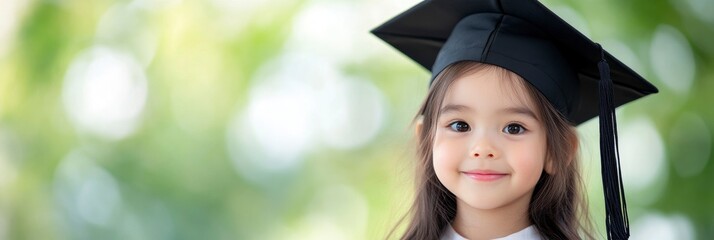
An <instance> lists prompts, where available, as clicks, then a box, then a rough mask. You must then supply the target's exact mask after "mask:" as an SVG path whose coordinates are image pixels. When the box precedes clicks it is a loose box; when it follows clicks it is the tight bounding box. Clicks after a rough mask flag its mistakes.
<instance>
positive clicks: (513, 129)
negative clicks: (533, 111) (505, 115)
mask: <svg viewBox="0 0 714 240" xmlns="http://www.w3.org/2000/svg"><path fill="white" fill-rule="evenodd" d="M525 131H526V128H524V127H523V126H521V125H520V124H516V123H511V124H508V126H506V127H505V128H503V132H505V133H508V134H521V133H523V132H525Z"/></svg>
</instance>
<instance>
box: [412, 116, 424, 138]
mask: <svg viewBox="0 0 714 240" xmlns="http://www.w3.org/2000/svg"><path fill="white" fill-rule="evenodd" d="M423 128H424V116H419V118H417V120H416V121H415V122H414V134H415V136H417V137H419V136H420V134H421V130H422V129H423Z"/></svg>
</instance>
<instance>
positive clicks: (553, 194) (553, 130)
mask: <svg viewBox="0 0 714 240" xmlns="http://www.w3.org/2000/svg"><path fill="white" fill-rule="evenodd" d="M484 70H486V71H496V73H497V74H498V75H499V76H501V79H504V80H510V81H509V83H510V85H511V86H512V88H513V90H514V91H516V93H517V94H515V95H516V96H523V97H528V98H529V99H530V100H531V101H529V102H531V103H533V104H531V105H534V108H536V109H535V111H537V113H536V115H537V117H538V119H539V120H540V121H541V122H542V123H543V124H544V126H545V130H546V136H547V137H546V139H547V140H546V141H547V143H546V156H545V158H546V160H545V161H546V163H545V164H546V166H547V165H548V164H550V165H551V167H552V169H553V171H552V172H553V174H548V173H547V172H545V171H543V174H541V178H540V179H539V180H538V183H537V184H536V186H535V190H534V192H533V196H532V197H531V201H530V204H529V207H528V215H529V216H528V217H529V220H530V221H531V223H532V224H533V225H535V227H536V228H537V229H538V232H539V233H540V234H541V235H542V236H543V237H544V238H546V239H581V238H590V239H592V238H593V237H592V235H591V233H590V232H591V231H592V227H591V222H590V219H589V216H588V214H587V203H586V198H585V196H584V194H583V192H582V189H583V187H582V186H583V184H582V179H581V176H580V164H579V161H578V159H577V158H578V152H577V150H578V135H577V132H576V128H575V126H573V124H572V123H570V122H569V121H568V120H567V119H566V118H565V117H563V116H562V115H561V114H560V113H559V112H558V111H557V110H556V109H555V108H554V107H553V106H552V105H551V104H550V102H548V100H547V99H546V98H545V96H543V95H542V94H541V93H540V92H539V91H538V90H537V89H535V88H534V87H533V86H531V85H530V84H528V83H526V81H524V80H523V78H521V77H520V76H518V75H516V74H515V73H513V72H511V71H508V70H506V69H504V68H501V67H498V66H494V65H490V64H484V63H477V62H472V61H462V62H458V63H455V64H452V65H451V66H449V67H447V68H446V69H444V70H443V71H442V72H441V73H439V75H437V76H436V78H435V79H434V82H433V83H432V85H431V88H430V89H429V92H428V95H427V97H426V100H425V101H424V102H423V103H422V106H421V108H420V110H419V113H418V114H417V116H416V117H415V118H414V122H419V121H422V124H423V127H421V130H420V131H419V132H417V147H418V148H417V157H418V160H419V161H418V162H416V166H415V167H416V179H415V180H416V182H415V184H416V191H415V194H414V202H413V204H412V205H411V207H410V209H409V212H408V213H407V214H405V215H404V216H403V217H402V218H401V219H400V220H399V221H398V223H397V225H396V226H395V227H394V228H393V229H392V230H391V231H390V233H389V234H388V235H387V237H390V236H391V235H393V234H394V231H395V230H396V228H397V227H398V226H400V225H401V224H402V223H404V221H405V220H406V219H407V218H408V225H407V226H406V232H405V233H404V235H402V237H401V239H439V237H440V235H441V233H442V230H443V229H444V228H445V227H446V226H447V224H450V222H451V221H452V220H453V219H454V217H455V216H456V198H455V196H454V194H453V193H451V192H449V190H447V189H446V187H444V185H442V184H441V182H440V181H439V180H438V179H437V177H436V173H435V172H434V167H433V164H432V161H433V159H432V147H433V142H434V135H435V128H436V121H437V119H438V118H439V109H440V108H441V104H442V101H443V99H444V97H445V95H446V92H447V89H448V88H449V86H450V85H451V84H452V83H453V82H454V81H455V80H456V79H458V78H460V77H461V76H463V75H466V74H469V73H473V72H477V71H484ZM519 100H520V101H524V99H519Z"/></svg>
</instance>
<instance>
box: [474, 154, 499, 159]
mask: <svg viewBox="0 0 714 240" xmlns="http://www.w3.org/2000/svg"><path fill="white" fill-rule="evenodd" d="M481 155H482V154H480V153H474V157H480V156H481ZM486 156H487V157H488V158H493V157H494V155H493V153H489V154H487V155H486Z"/></svg>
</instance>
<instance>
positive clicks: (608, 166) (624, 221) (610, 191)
mask: <svg viewBox="0 0 714 240" xmlns="http://www.w3.org/2000/svg"><path fill="white" fill-rule="evenodd" d="M598 47H599V48H600V55H601V60H600V62H599V63H598V68H599V69H600V84H599V86H600V92H599V94H600V161H601V162H600V164H601V170H602V187H603V192H604V193H605V211H606V216H605V224H606V225H607V239H627V238H629V237H630V223H629V219H628V217H627V203H626V201H625V190H624V188H623V186H622V174H621V173H620V154H619V151H618V147H617V120H616V117H615V103H614V100H613V89H612V88H613V87H612V85H613V83H612V79H610V67H609V66H608V64H607V61H606V60H605V51H604V50H603V49H602V47H601V46H600V45H599V44H598Z"/></svg>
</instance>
